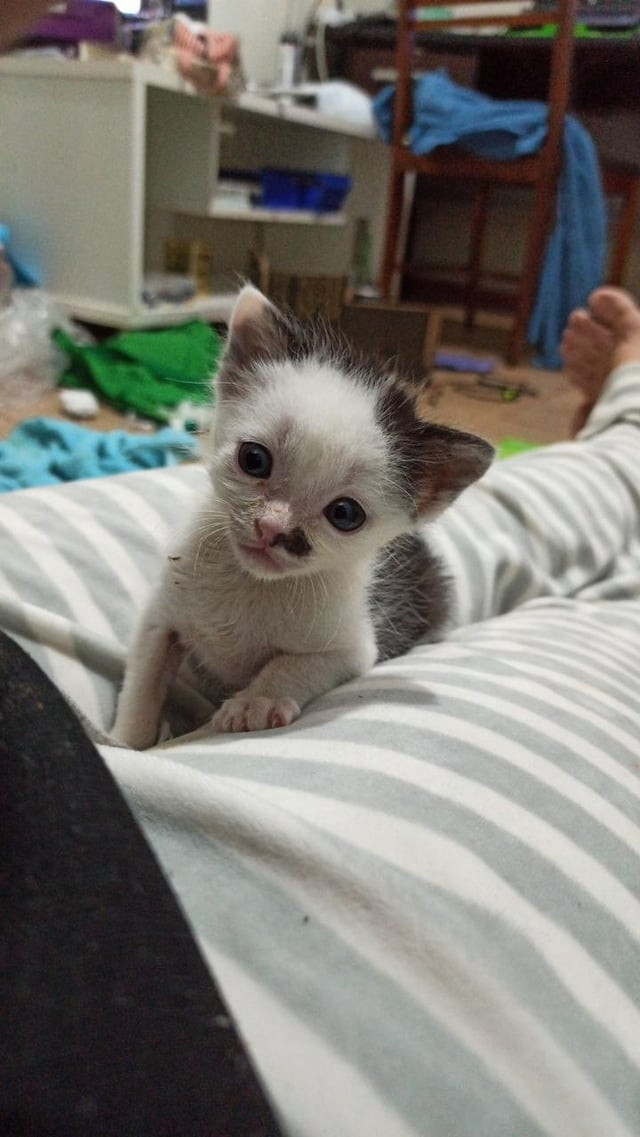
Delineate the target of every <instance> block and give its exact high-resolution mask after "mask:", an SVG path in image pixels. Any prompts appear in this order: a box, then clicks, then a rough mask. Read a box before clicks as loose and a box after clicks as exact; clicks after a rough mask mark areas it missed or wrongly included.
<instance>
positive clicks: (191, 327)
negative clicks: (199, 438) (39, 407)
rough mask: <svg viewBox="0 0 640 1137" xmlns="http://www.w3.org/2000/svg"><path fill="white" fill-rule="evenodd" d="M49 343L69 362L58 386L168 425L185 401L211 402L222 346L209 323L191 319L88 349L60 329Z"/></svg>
mask: <svg viewBox="0 0 640 1137" xmlns="http://www.w3.org/2000/svg"><path fill="white" fill-rule="evenodd" d="M53 338H54V340H55V342H56V344H57V345H58V347H59V348H61V349H62V351H64V352H65V354H66V355H67V356H68V357H69V368H68V369H67V371H65V373H64V375H63V376H62V378H61V379H60V384H61V385H62V386H63V387H90V388H91V389H92V390H94V391H95V392H96V394H98V395H100V396H102V398H104V399H105V400H106V401H107V402H109V403H110V404H111V405H112V406H114V407H115V408H116V409H117V410H120V411H123V410H124V411H127V410H129V411H135V413H136V414H138V415H142V416H144V417H145V418H152V419H157V420H158V421H160V422H166V421H167V419H168V418H169V417H170V414H171V411H172V410H173V408H174V407H177V406H178V405H179V404H180V403H182V402H185V401H186V400H188V401H189V402H191V403H197V404H198V405H201V406H202V405H207V404H209V403H211V402H212V399H213V386H212V379H213V376H214V375H215V373H216V371H217V368H218V363H219V360H220V356H221V354H222V347H223V344H222V339H221V337H220V336H219V335H218V333H217V332H216V330H215V328H212V327H211V325H210V324H205V323H203V322H202V321H200V320H192V321H190V322H189V323H186V324H181V325H179V326H178V327H175V328H162V329H161V330H159V331H140V332H139V331H134V332H119V333H118V334H117V335H114V336H110V337H109V339H106V340H105V341H104V343H101V344H97V345H91V346H85V345H83V344H78V343H76V342H75V340H73V339H72V338H71V336H69V335H68V334H67V333H66V332H64V331H62V330H61V329H60V328H57V329H56V331H55V332H54V333H53Z"/></svg>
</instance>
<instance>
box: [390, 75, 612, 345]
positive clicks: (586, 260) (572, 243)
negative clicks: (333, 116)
mask: <svg viewBox="0 0 640 1137" xmlns="http://www.w3.org/2000/svg"><path fill="white" fill-rule="evenodd" d="M394 93H395V89H394V88H393V87H386V88H385V89H384V90H383V91H381V92H380V94H379V95H378V96H377V97H376V99H375V100H374V104H373V106H374V113H375V116H376V121H377V124H378V129H379V131H380V134H381V136H382V137H383V138H384V140H385V141H387V142H388V141H390V138H391V131H392V122H393V97H394ZM546 132H547V108H546V105H545V104H544V103H541V102H536V101H534V100H523V99H509V100H498V99H492V98H489V96H488V95H483V94H480V93H479V92H478V91H473V90H470V89H468V88H465V87H460V86H458V84H457V83H454V82H453V81H452V80H451V79H450V78H449V76H448V75H447V73H446V71H445V70H444V69H439V70H438V71H433V72H429V73H427V74H425V75H422V76H420V77H419V78H418V79H416V81H415V85H414V121H413V124H412V126H411V131H410V135H409V142H410V145H411V149H412V150H413V152H414V153H415V154H428V153H430V152H431V151H432V150H435V148H436V147H437V146H445V145H449V144H452V143H455V144H456V145H457V146H460V147H461V148H462V149H464V150H469V151H470V152H471V153H473V154H477V155H479V156H480V157H483V158H493V159H499V160H509V159H513V158H517V157H523V156H524V155H526V154H533V153H535V151H536V150H539V148H540V146H541V145H542V143H543V141H544V138H545V136H546ZM605 251H606V213H605V203H604V197H603V193H602V185H601V179H600V169H599V165H598V158H597V155H596V151H595V147H594V144H593V141H592V139H591V137H590V135H589V134H588V132H587V131H586V130H585V129H584V127H583V126H582V125H581V124H580V123H579V122H578V121H577V120H576V119H574V118H573V117H572V116H570V115H567V117H566V119H565V131H564V162H563V168H562V173H561V176H560V183H559V186H558V198H557V208H556V220H555V226H554V229H553V232H552V234H551V237H550V239H549V243H548V246H547V250H546V255H545V261H544V266H543V270H542V276H541V280H540V285H539V288H538V295H537V298H536V303H535V306H534V310H533V313H532V316H531V320H530V323H529V331H528V336H529V341H530V342H531V343H532V344H533V345H534V346H535V347H536V348H537V350H538V353H539V362H540V363H541V364H542V365H543V366H545V367H559V366H560V365H561V361H560V356H559V352H558V348H559V344H560V339H561V336H562V331H563V329H564V326H565V324H566V322H567V317H568V315H569V313H570V312H571V311H572V309H573V308H575V307H578V306H581V305H584V304H585V303H586V300H587V298H588V296H589V293H590V292H591V291H592V289H594V288H596V287H597V286H598V285H599V284H601V283H602V279H603V274H604V262H605Z"/></svg>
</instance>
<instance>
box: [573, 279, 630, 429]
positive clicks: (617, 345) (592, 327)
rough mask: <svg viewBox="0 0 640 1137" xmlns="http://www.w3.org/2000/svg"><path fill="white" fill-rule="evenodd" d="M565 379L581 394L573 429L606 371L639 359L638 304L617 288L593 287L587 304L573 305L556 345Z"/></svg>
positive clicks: (589, 407) (578, 425)
mask: <svg viewBox="0 0 640 1137" xmlns="http://www.w3.org/2000/svg"><path fill="white" fill-rule="evenodd" d="M560 351H561V354H562V358H563V360H564V368H565V374H566V376H567V379H568V380H569V382H570V383H572V384H573V386H574V387H578V388H579V390H580V391H582V392H583V394H584V402H583V403H582V405H581V406H580V407H579V408H578V410H577V412H576V415H575V418H574V421H573V433H574V434H576V433H577V432H578V431H579V430H581V428H582V427H583V426H584V424H585V422H586V420H587V418H588V417H589V414H590V412H591V410H592V408H593V406H594V405H595V403H596V402H597V401H598V398H599V395H600V392H601V390H602V388H603V386H604V383H605V381H606V379H607V377H608V375H609V374H610V373H611V371H613V369H614V368H615V367H619V366H620V365H621V364H623V363H640V308H638V305H637V304H636V302H635V300H634V299H633V297H632V296H630V295H629V293H628V292H624V291H623V290H622V289H621V288H608V287H605V288H597V289H596V291H595V292H592V293H591V296H590V297H589V308H588V310H586V309H584V308H577V309H576V311H575V312H572V314H571V316H570V317H569V322H568V324H567V327H566V329H565V332H564V335H563V337H562V343H561V346H560Z"/></svg>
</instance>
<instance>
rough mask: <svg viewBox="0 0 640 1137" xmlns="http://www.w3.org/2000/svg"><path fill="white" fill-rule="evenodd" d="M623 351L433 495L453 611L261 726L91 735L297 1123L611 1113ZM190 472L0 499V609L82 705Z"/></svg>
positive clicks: (633, 526)
mask: <svg viewBox="0 0 640 1137" xmlns="http://www.w3.org/2000/svg"><path fill="white" fill-rule="evenodd" d="M639 408H640V369H632V368H624V369H621V370H620V371H619V372H618V373H616V375H615V376H614V377H613V380H612V381H611V383H610V384H609V387H608V390H607V396H606V399H605V400H604V401H603V402H602V403H601V404H600V405H599V406H598V408H597V409H596V411H595V413H594V415H593V416H592V419H591V421H590V423H589V425H588V427H587V429H586V431H585V432H584V435H583V439H582V441H580V442H579V443H575V444H574V443H567V444H564V445H561V446H556V447H549V448H547V449H545V450H541V451H539V452H535V453H531V454H527V455H523V456H522V457H520V458H515V459H511V460H510V461H509V462H508V463H504V464H503V465H500V466H496V467H494V468H493V469H492V470H491V471H490V473H489V475H487V476H486V477H485V479H483V481H482V483H480V484H479V485H478V486H475V487H472V488H471V489H470V490H469V491H467V492H466V493H465V494H464V495H463V497H462V498H461V499H460V501H459V502H458V503H456V505H454V506H453V507H452V508H451V509H450V510H449V512H448V513H446V514H445V515H444V516H443V518H442V519H441V520H440V521H439V522H438V523H437V526H436V527H435V529H436V531H435V539H436V542H437V546H438V549H439V551H440V552H441V554H442V555H443V556H444V557H445V558H446V561H447V564H448V566H449V568H450V571H451V574H452V576H453V579H454V582H455V585H456V595H457V597H458V612H457V619H456V626H455V628H454V629H453V630H452V632H451V634H450V636H449V637H448V639H447V640H446V641H445V642H444V643H441V644H432V645H424V646H421V647H418V648H416V649H415V650H414V651H412V652H411V653H410V654H409V655H407V656H404V657H402V658H399V659H395V660H392V661H390V662H388V663H386V664H384V665H380V666H378V667H376V668H374V669H373V671H372V672H371V673H370V674H369V675H367V676H365V677H364V678H363V679H361V680H358V681H354V682H353V683H350V684H346V685H345V686H343V687H341V688H338V689H337V690H335V691H333V692H331V693H330V694H329V695H327V696H326V697H324V698H323V699H320V700H318V701H317V702H316V703H315V704H313V705H312V706H311V707H310V708H309V709H308V710H307V712H306V713H305V714H304V715H303V717H302V718H301V719H300V720H299V722H297V723H296V724H294V726H293V727H291V728H289V729H288V730H286V731H281V732H272V733H269V734H258V735H242V736H236V737H225V736H217V737H215V738H211V737H208V736H207V735H206V733H205V732H196V733H195V734H194V735H192V736H189V737H187V738H183V739H177V740H174V741H172V742H169V743H165V744H164V745H163V746H159V747H157V748H156V749H155V750H154V751H152V752H147V753H144V754H134V753H131V752H128V751H124V750H118V749H116V748H113V747H109V746H103V747H102V752H103V754H104V756H105V759H106V760H107V762H108V763H109V765H110V767H111V769H112V770H113V771H114V773H115V775H116V777H117V778H118V780H119V782H120V785H121V786H122V788H123V790H124V792H125V794H126V796H127V797H128V799H129V801H130V803H131V805H132V807H133V809H134V810H135V812H136V815H137V816H138V818H139V820H140V822H141V824H142V825H143V827H144V829H145V831H146V833H147V835H148V837H149V839H150V840H151V842H152V844H153V846H154V848H155V850H156V853H157V855H158V856H159V858H160V861H161V863H162V864H163V866H164V868H165V871H166V873H167V875H168V877H169V879H170V881H171V883H172V885H173V887H174V888H175V890H176V892H177V894H178V896H179V897H180V900H181V903H182V905H183V907H184V909H185V911H186V913H187V915H188V917H189V919H190V921H191V924H192V927H193V928H194V931H195V934H196V935H197V937H198V940H199V943H200V945H201V947H202V950H203V952H204V954H205V956H206V958H207V959H208V960H209V961H210V963H211V965H212V967H213V968H214V970H215V972H216V975H217V976H218V979H219V980H220V982H221V984H222V986H223V989H224V992H225V995H226V997H227V999H228V1001H229V1003H230V1006H231V1008H232V1010H233V1011H234V1013H235V1014H236V1016H237V1018H238V1020H239V1023H240V1026H241V1028H242V1030H243V1033H244V1036H245V1038H246V1040H247V1041H248V1044H249V1046H250V1048H251V1050H252V1052H253V1054H254V1056H255V1059H256V1062H257V1064H258V1067H259V1069H260V1071H261V1072H262V1075H263V1077H264V1080H265V1082H266V1084H267V1087H268V1089H269V1091H270V1093H271V1095H272V1097H273V1100H274V1102H275V1104H276V1107H277V1109H278V1111H279V1113H280V1116H281V1118H282V1121H283V1125H284V1128H285V1131H286V1132H287V1133H288V1134H291V1135H296V1137H298V1135H304V1137H334V1135H335V1137H338V1135H339V1137H418V1135H419V1137H449V1135H452V1137H453V1135H455V1137H543V1135H544V1137H549V1135H552V1137H627V1135H632V1134H633V1135H636V1137H638V1135H640V1069H639V1067H640V888H639V884H640V706H639V700H638V689H639V686H640V508H639V506H640V433H639V432H638V425H637V424H638V422H640V413H639ZM202 477H203V474H202V470H201V469H200V468H198V467H190V468H189V467H183V468H179V469H172V470H167V471H154V472H153V473H149V474H146V473H145V474H133V475H130V476H127V477H122V478H112V479H103V480H100V481H97V482H86V483H76V484H74V485H71V486H68V487H65V488H64V489H58V488H54V489H47V490H42V491H32V490H31V491H24V492H21V493H16V494H12V495H5V496H4V497H3V498H2V499H0V605H1V607H0V618H1V621H2V625H3V627H5V628H6V629H7V630H8V631H10V632H11V633H12V634H14V635H16V638H19V639H20V640H21V642H23V644H24V645H25V646H26V648H27V650H29V651H30V652H31V653H32V654H33V655H34V656H35V657H36V658H37V659H38V661H39V662H40V663H41V665H42V666H43V667H44V668H45V670H47V671H48V672H49V673H50V674H51V675H52V676H53V678H54V679H55V681H56V682H57V683H58V684H59V685H60V686H61V687H62V688H63V689H65V690H66V691H67V692H68V693H69V694H70V695H71V697H72V698H73V699H74V700H75V701H76V702H77V703H78V705H79V707H80V708H81V710H82V711H83V712H84V713H85V714H88V715H89V717H91V718H92V719H93V721H95V722H96V724H97V725H99V726H101V727H102V728H105V727H107V726H108V723H109V716H110V714H111V712H112V708H113V700H114V689H115V679H116V676H117V674H118V673H119V669H120V667H121V661H122V657H123V653H124V645H125V643H126V640H127V638H128V635H129V629H130V626H131V621H132V614H133V611H134V609H135V608H137V607H138V605H139V603H140V600H141V598H142V596H143V595H144V593H145V591H146V589H147V588H148V587H149V584H150V582H151V580H152V578H153V575H154V573H155V571H156V568H157V565H158V563H159V558H160V556H161V555H162V550H163V549H164V547H165V545H166V542H167V540H168V539H170V538H171V535H172V533H173V532H175V530H176V528H177V527H179V525H180V524H181V519H182V517H183V515H184V512H185V510H186V509H187V508H188V504H189V501H190V500H191V499H192V497H193V496H194V494H195V492H196V491H197V489H198V486H199V485H200V483H201V479H202Z"/></svg>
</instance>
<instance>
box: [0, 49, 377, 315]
mask: <svg viewBox="0 0 640 1137" xmlns="http://www.w3.org/2000/svg"><path fill="white" fill-rule="evenodd" d="M0 142H1V152H2V155H3V160H2V163H0V221H3V222H5V223H6V224H8V225H9V226H10V227H11V230H12V246H11V247H12V252H13V253H14V254H15V256H16V258H17V259H18V260H19V261H21V262H24V263H25V265H27V266H29V267H32V268H34V269H35V270H36V271H37V273H38V276H39V278H40V279H41V281H42V284H43V286H44V287H45V288H47V290H48V291H49V292H51V294H52V295H53V296H54V298H55V299H56V300H57V302H58V303H59V304H60V305H61V307H63V308H64V309H66V310H67V311H68V312H69V313H70V314H72V315H75V316H76V317H78V318H79V319H83V320H86V321H87V322H90V323H96V324H103V325H105V326H109V327H122V328H124V327H153V326H160V325H164V324H172V323H178V322H181V321H183V320H185V319H188V318H190V317H193V316H201V317H202V318H204V319H208V320H212V321H219V322H224V321H225V320H226V319H227V318H228V315H229V312H230V309H231V306H232V303H233V298H234V296H235V293H236V291H237V286H238V283H239V282H240V280H241V279H242V276H243V275H244V273H245V272H246V264H247V251H248V249H249V247H250V246H252V245H255V244H256V242H258V243H259V244H260V245H261V246H262V247H267V248H268V251H269V252H271V248H272V247H273V249H274V250H275V251H276V254H277V256H278V257H279V258H281V259H282V261H283V263H284V265H285V268H286V270H287V271H306V272H307V273H311V271H316V272H318V273H322V272H332V271H335V272H342V271H344V270H345V268H346V266H347V264H348V260H349V256H350V219H351V218H352V217H356V216H368V217H369V218H370V219H371V221H372V222H373V223H374V237H375V238H376V239H377V240H374V248H375V249H376V251H377V250H378V248H379V237H380V230H379V228H378V227H376V225H375V222H376V220H379V221H380V222H381V220H382V218H383V216H384V201H385V194H386V180H387V161H386V148H385V147H384V146H383V145H382V144H381V143H379V142H377V141H376V140H375V139H373V138H372V137H371V135H370V134H369V132H368V131H366V130H361V129H359V128H357V127H352V126H350V125H349V124H344V123H340V122H337V121H334V120H332V119H327V118H326V117H324V116H321V115H318V114H316V113H315V112H314V111H312V110H309V109H308V108H305V107H296V106H291V105H289V104H286V105H285V104H278V103H276V102H273V101H271V100H269V99H267V98H263V97H260V96H256V95H251V94H242V95H240V96H239V97H238V98H237V99H235V100H226V99H204V98H201V97H200V96H198V95H197V94H196V93H195V92H194V91H193V89H192V88H191V87H190V85H189V84H188V83H186V82H185V81H184V80H182V79H181V78H180V77H179V76H178V75H177V73H175V72H174V71H172V70H168V69H164V68H162V67H159V66H155V65H153V64H148V63H144V62H141V61H139V60H134V59H132V58H128V57H124V58H118V59H114V60H107V61H102V60H100V61H87V62H77V61H58V60H45V59H38V58H29V57H5V58H3V59H2V60H0ZM372 151H373V152H374V153H372ZM225 165H235V166H238V165H239V166H240V168H247V169H254V170H256V169H259V168H260V166H265V165H272V166H274V165H277V166H292V167H296V168H308V169H315V170H318V169H323V170H329V171H335V172H347V171H348V172H349V173H350V174H351V176H352V178H353V189H352V192H351V194H350V196H349V199H348V203H347V207H346V209H345V210H344V211H341V212H340V213H338V214H327V215H319V216H316V215H314V214H310V213H306V212H305V213H304V214H302V215H298V214H295V215H294V214H293V213H292V212H291V211H275V210H262V209H251V210H249V211H248V212H247V213H245V212H239V211H236V210H229V209H225V208H224V207H222V208H216V204H215V193H216V184H217V179H218V172H219V169H220V167H221V166H225ZM304 227H307V228H306V229H305V228H304ZM303 232H304V233H308V236H305V237H304V238H303V237H302V233H303ZM312 233H313V234H314V236H313V237H312V236H311V234H312ZM316 233H317V234H318V239H317V240H316V237H315V234H316ZM169 235H174V236H179V237H185V238H187V239H207V240H209V241H210V242H211V244H212V245H213V249H214V274H215V276H216V278H217V279H218V280H221V281H222V283H221V284H219V285H217V286H216V291H215V292H214V293H213V294H212V295H207V296H199V297H196V298H195V299H194V300H192V301H190V302H188V303H186V304H175V305H174V304H162V305H158V306H154V307H149V306H148V305H146V304H145V302H144V301H143V300H142V291H143V280H144V275H145V272H147V271H151V270H157V269H159V268H161V267H162V260H163V250H164V240H165V238H166V237H167V236H169ZM311 264H313V266H314V267H313V270H312V268H311V267H310V266H311ZM289 265H292V266H294V267H293V268H289V267H288V266H289ZM295 266H298V267H297V268H296V267H295Z"/></svg>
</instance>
